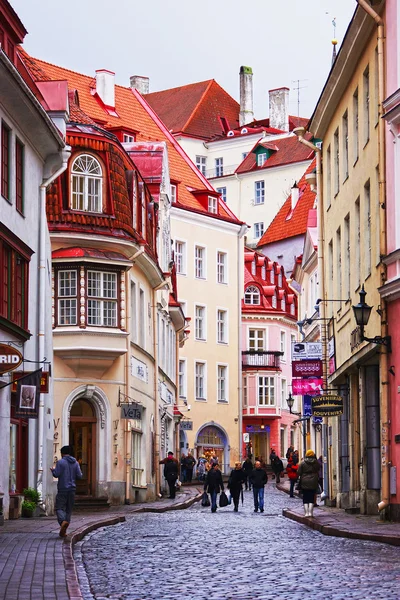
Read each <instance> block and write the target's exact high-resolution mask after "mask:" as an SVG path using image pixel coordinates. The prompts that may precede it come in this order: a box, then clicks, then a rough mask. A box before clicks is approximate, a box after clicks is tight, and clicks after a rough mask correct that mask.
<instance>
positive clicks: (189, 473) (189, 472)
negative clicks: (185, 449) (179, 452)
mask: <svg viewBox="0 0 400 600" xmlns="http://www.w3.org/2000/svg"><path fill="white" fill-rule="evenodd" d="M195 464H196V460H195V458H194V457H193V456H192V455H191V454H190V453H189V454H188V455H187V457H186V460H185V465H186V481H187V482H188V483H191V481H192V477H193V467H194V465H195Z"/></svg>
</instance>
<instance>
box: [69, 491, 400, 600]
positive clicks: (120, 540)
mask: <svg viewBox="0 0 400 600" xmlns="http://www.w3.org/2000/svg"><path fill="white" fill-rule="evenodd" d="M265 497H266V504H265V512H264V514H260V513H257V514H254V512H253V503H252V493H251V492H245V494H244V505H243V507H242V506H240V508H239V513H234V512H233V507H232V506H229V507H227V508H224V509H218V511H217V513H216V514H211V512H210V509H209V508H202V507H201V506H200V504H196V505H194V506H193V507H191V508H189V509H187V510H185V511H179V512H170V513H164V514H140V515H135V516H133V517H128V518H127V522H126V523H122V524H119V525H116V526H113V527H107V528H103V529H100V530H98V531H96V532H93V533H91V534H89V536H87V537H86V538H85V539H84V540H83V542H80V543H79V544H77V545H76V546H75V553H74V557H75V560H76V563H77V569H78V575H79V579H80V585H81V591H82V596H83V598H84V599H85V600H93V599H94V598H95V599H96V600H106V599H107V600H109V599H113V600H178V599H180V600H289V599H290V600H310V599H313V600H344V599H347V598H349V599H361V598H362V599H365V600H369V599H380V600H399V599H400V552H399V549H398V548H396V547H393V546H388V545H386V544H378V543H375V542H369V541H367V542H366V541H360V540H350V539H341V538H335V537H327V536H323V535H321V534H320V533H318V532H316V531H314V530H312V529H309V528H307V527H305V526H304V525H300V524H298V523H295V522H293V521H290V520H288V519H285V518H284V517H282V509H283V508H286V507H290V506H298V505H299V504H300V502H301V501H300V500H298V499H292V498H289V497H288V496H287V495H286V494H284V493H283V492H280V491H278V490H277V489H276V488H275V485H274V484H273V483H269V484H268V485H267V489H266V494H265Z"/></svg>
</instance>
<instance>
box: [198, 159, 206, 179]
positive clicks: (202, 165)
mask: <svg viewBox="0 0 400 600" xmlns="http://www.w3.org/2000/svg"><path fill="white" fill-rule="evenodd" d="M196 167H197V168H198V170H199V171H200V173H201V174H202V175H204V177H205V176H206V167H207V157H206V156H201V155H200V154H198V155H196Z"/></svg>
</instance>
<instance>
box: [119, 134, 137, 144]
mask: <svg viewBox="0 0 400 600" xmlns="http://www.w3.org/2000/svg"><path fill="white" fill-rule="evenodd" d="M134 141H135V136H133V135H129V134H128V133H124V134H122V143H123V144H133V142H134Z"/></svg>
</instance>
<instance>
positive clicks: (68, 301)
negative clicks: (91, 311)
mask: <svg viewBox="0 0 400 600" xmlns="http://www.w3.org/2000/svg"><path fill="white" fill-rule="evenodd" d="M64 273H68V274H70V275H71V277H72V273H74V275H75V294H72V293H69V294H65V293H64V294H63V295H61V292H60V289H61V277H60V276H61V275H63V274H64ZM78 286H79V278H78V271H77V270H76V269H61V270H59V271H58V273H57V292H58V293H57V302H58V310H57V312H58V318H57V325H58V326H60V327H65V326H68V325H72V326H73V325H77V324H78V292H79V290H78ZM68 287H69V288H71V285H70V282H69V286H68ZM68 305H69V306H68ZM67 311H69V312H68V315H69V319H68V318H67V319H66V317H65V315H66V313H67ZM71 312H72V313H73V312H74V313H75V319H73V321H74V322H72V321H71ZM62 313H63V314H64V316H63V318H61V314H62ZM66 320H67V321H69V322H65V321H66ZM61 321H63V322H61Z"/></svg>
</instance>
